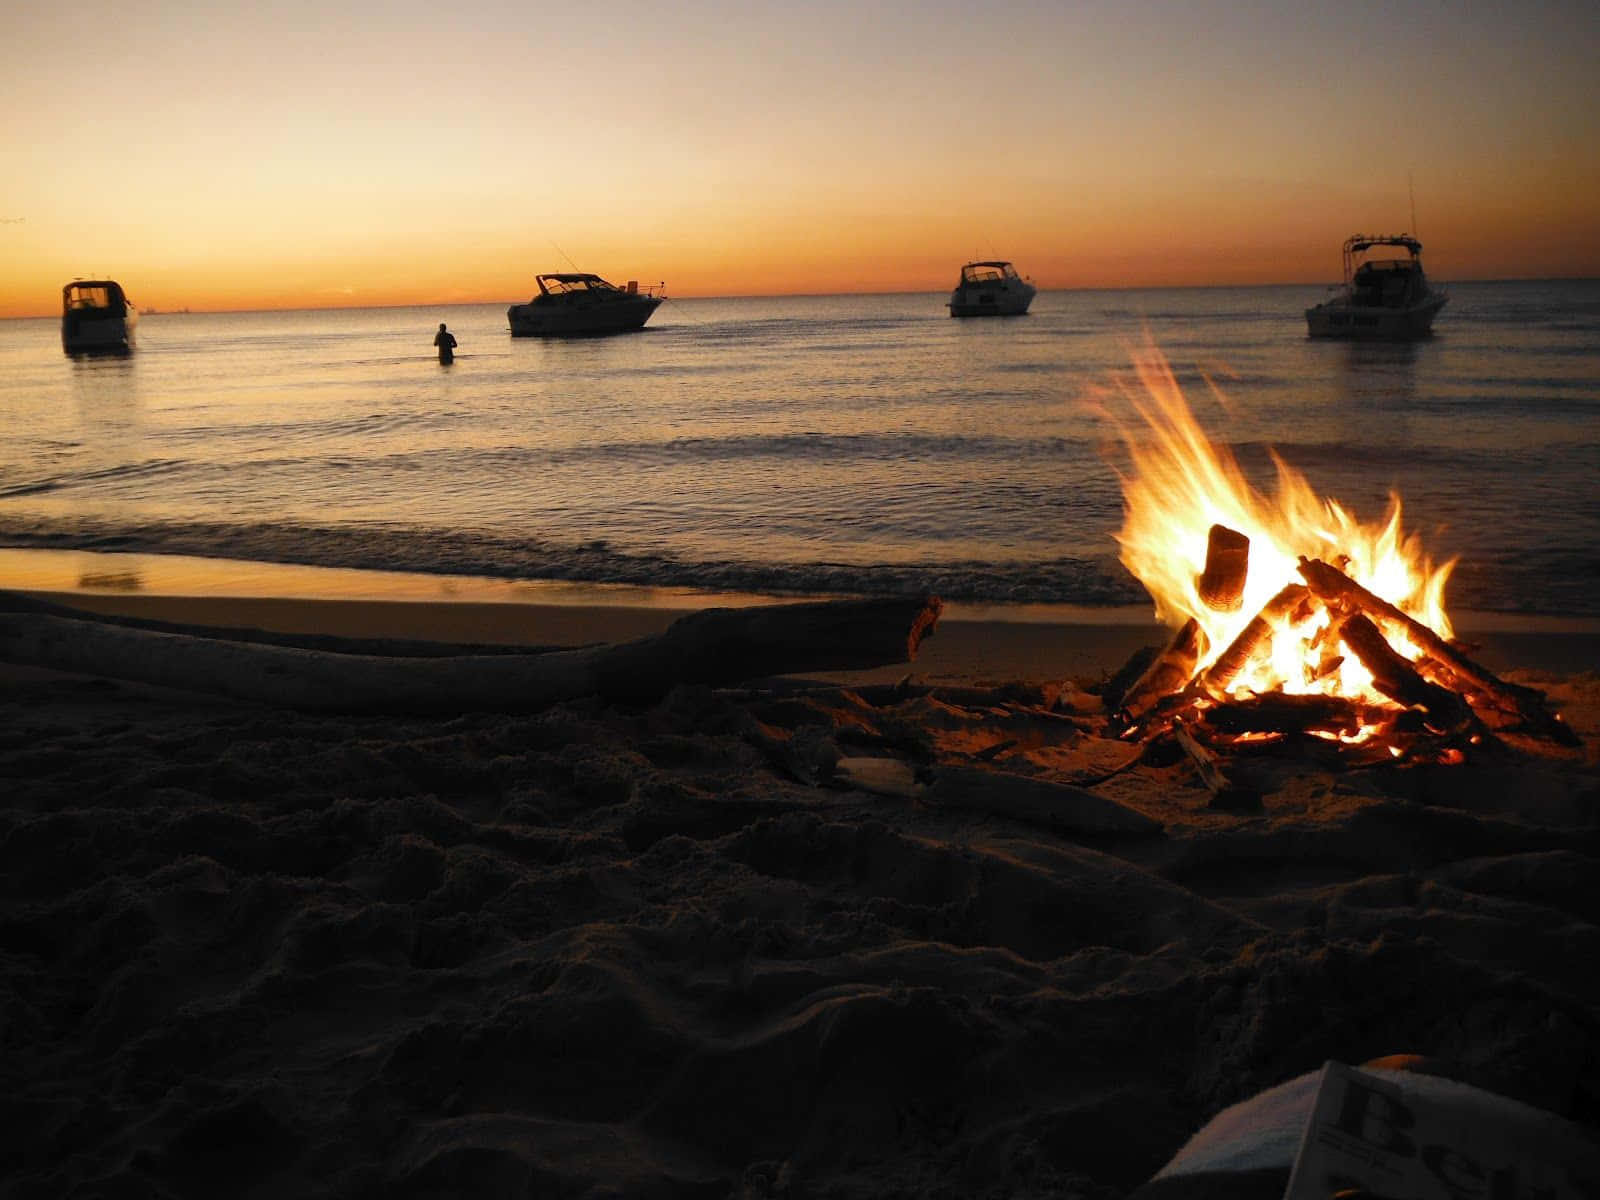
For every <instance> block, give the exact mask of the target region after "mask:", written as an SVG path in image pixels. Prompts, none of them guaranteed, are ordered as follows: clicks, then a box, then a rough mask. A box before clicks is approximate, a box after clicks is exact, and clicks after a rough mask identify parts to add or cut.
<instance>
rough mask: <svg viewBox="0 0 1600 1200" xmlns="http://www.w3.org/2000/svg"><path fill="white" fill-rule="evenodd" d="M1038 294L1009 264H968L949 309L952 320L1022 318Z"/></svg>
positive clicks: (962, 271) (953, 293)
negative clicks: (963, 318) (954, 318)
mask: <svg viewBox="0 0 1600 1200" xmlns="http://www.w3.org/2000/svg"><path fill="white" fill-rule="evenodd" d="M1037 291H1038V289H1037V288H1035V287H1034V286H1033V284H1031V283H1029V282H1028V281H1027V280H1025V279H1023V278H1022V276H1020V275H1018V274H1017V269H1016V268H1015V267H1013V266H1012V265H1011V264H1010V263H1008V262H969V263H967V264H966V265H965V266H963V267H962V268H961V282H960V283H958V284H956V288H955V291H953V292H951V293H950V303H949V304H948V305H946V307H947V308H949V310H950V315H951V316H952V317H1019V316H1021V315H1022V314H1023V313H1025V312H1027V311H1028V305H1030V304H1032V303H1033V297H1034V295H1035V293H1036V292H1037Z"/></svg>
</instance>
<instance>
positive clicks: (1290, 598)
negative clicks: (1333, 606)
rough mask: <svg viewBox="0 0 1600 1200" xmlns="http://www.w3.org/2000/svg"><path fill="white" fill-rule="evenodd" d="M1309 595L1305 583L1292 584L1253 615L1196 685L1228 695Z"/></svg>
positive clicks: (1217, 693)
mask: <svg viewBox="0 0 1600 1200" xmlns="http://www.w3.org/2000/svg"><path fill="white" fill-rule="evenodd" d="M1309 596H1310V593H1309V592H1308V591H1306V589H1305V588H1304V587H1303V586H1302V585H1300V584H1298V583H1291V584H1289V585H1288V586H1286V587H1285V588H1284V589H1283V590H1282V591H1280V592H1279V593H1278V594H1277V595H1276V596H1274V597H1273V598H1272V599H1271V600H1268V601H1267V602H1266V604H1265V605H1263V606H1262V609H1261V611H1260V612H1258V613H1257V614H1256V615H1255V616H1253V617H1251V618H1250V623H1249V624H1248V625H1246V626H1245V627H1244V628H1243V629H1241V630H1240V631H1239V636H1238V637H1236V638H1234V639H1233V641H1232V642H1231V643H1230V644H1229V645H1228V648H1227V649H1226V650H1224V651H1223V652H1222V653H1221V654H1219V655H1218V656H1217V661H1216V662H1214V663H1212V664H1211V665H1210V666H1209V667H1207V668H1206V669H1205V672H1204V673H1203V674H1202V675H1201V676H1200V678H1199V679H1198V680H1196V681H1195V684H1196V687H1197V688H1198V689H1200V690H1203V691H1206V692H1209V693H1210V694H1211V695H1213V696H1224V695H1226V694H1227V691H1228V688H1229V687H1231V686H1232V685H1233V681H1234V679H1235V678H1237V677H1238V675H1239V672H1240V671H1242V670H1244V668H1245V664H1247V663H1248V662H1249V661H1250V660H1251V659H1252V658H1254V657H1255V656H1256V655H1257V654H1261V653H1265V651H1266V648H1267V646H1268V645H1269V644H1270V643H1271V641H1272V631H1273V627H1274V626H1276V625H1277V624H1278V623H1279V622H1281V621H1283V620H1284V619H1285V618H1287V617H1289V616H1290V615H1291V614H1293V613H1294V612H1295V610H1296V609H1298V608H1299V607H1300V606H1301V605H1302V604H1304V603H1305V601H1306V600H1307V598H1308V597H1309Z"/></svg>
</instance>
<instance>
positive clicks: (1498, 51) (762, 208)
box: [0, 0, 1600, 316]
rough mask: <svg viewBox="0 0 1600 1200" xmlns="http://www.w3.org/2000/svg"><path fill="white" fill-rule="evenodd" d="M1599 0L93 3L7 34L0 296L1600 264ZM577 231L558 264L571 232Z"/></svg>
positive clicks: (820, 288) (144, 298) (26, 12)
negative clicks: (1353, 262) (1347, 250)
mask: <svg viewBox="0 0 1600 1200" xmlns="http://www.w3.org/2000/svg"><path fill="white" fill-rule="evenodd" d="M1597 62H1600V16H1597V15H1596V8H1595V5H1594V0H1572V2H1570V3H1540V2H1538V0H1534V2H1532V3H1528V4H1524V5H1515V6H1513V5H1504V4H1499V3H1495V4H1490V3H1481V2H1477V0H1474V2H1471V3H1462V2H1459V0H1453V2H1448V3H1446V2H1429V3H1421V2H1406V0H1394V2H1391V3H1373V4H1367V3H1342V4H1326V5H1301V4H1285V3H1282V0H1271V2H1263V3H1222V2H1219V0H1195V2H1191V3H1143V2H1140V0H1114V2H1106V3H1100V2H1097V0H1089V2H1074V3H1067V2H1065V0H1062V2H1058V3H1034V4H1021V3H1005V2H999V3H991V4H982V5H974V4H972V3H970V2H969V0H959V2H956V0H934V2H923V3H916V4H910V3H905V4H900V3H894V4H890V3H881V2H876V0H850V2H837V3H836V2H834V0H823V2H813V3H805V4H795V5H785V6H781V7H780V6H777V5H772V4H762V3H735V2H731V0H730V2H702V3H663V2H661V0H655V2H652V3H635V2H633V0H607V2H605V3H591V4H581V3H580V4H573V3H563V4H557V5H550V4H542V3H539V2H537V0H534V2H531V3H530V2H529V0H515V2H512V0H505V2H500V0H459V2H456V3H451V4H442V3H441V4H422V3H417V2H415V0H383V2H382V3H378V2H376V0H360V2H357V3H338V2H333V0H323V2H320V3H310V2H305V3H302V2H282V0H262V2H259V3H252V4H248V5H246V4H240V3H235V2H232V0H224V2H223V3H221V4H216V3H214V2H213V0H204V2H201V0H195V2H180V0H147V2H146V3H142V4H136V5H130V4H127V3H126V2H121V3H107V2H105V0H74V2H73V3H72V4H64V5H50V6H47V5H44V4H28V5H25V6H19V7H16V8H14V9H13V11H12V12H11V14H10V15H9V16H8V18H7V22H6V31H5V38H4V40H3V42H0V77H3V78H4V80H5V96H6V123H5V133H4V147H5V154H4V158H3V160H0V222H3V223H0V316H20V315H47V314H52V313H55V312H57V311H58V308H59V303H60V289H61V285H62V284H63V283H65V282H67V281H68V280H69V279H72V278H73V277H75V276H98V275H107V276H110V277H113V278H116V279H119V280H121V281H122V282H123V284H124V285H125V286H126V287H127V288H128V290H129V292H130V294H131V295H132V296H133V297H134V299H135V300H136V301H137V302H138V303H139V304H141V305H146V306H150V305H153V306H157V307H161V308H177V307H191V308H194V309H197V310H198V309H224V308H280V307H324V306H343V305H379V304H407V303H429V304H436V303H451V302H468V301H498V300H519V299H525V298H526V297H527V295H528V294H529V292H530V291H531V290H532V287H533V282H532V280H533V276H534V274H535V273H537V272H540V271H556V270H570V269H573V267H572V265H571V263H576V265H577V268H578V269H582V270H593V271H597V272H599V273H601V274H604V275H607V276H608V277H611V278H615V279H626V278H636V279H640V280H648V281H652V282H653V281H655V280H665V281H666V283H667V285H668V291H669V293H670V294H672V295H674V296H679V297H690V296H706V295H750V294H771V293H802V292H841V291H905V290H934V289H942V288H947V287H949V286H950V284H951V283H952V282H953V280H954V277H955V275H956V272H957V268H958V267H959V266H960V264H961V262H962V261H964V260H966V259H969V258H973V257H983V258H988V257H1002V258H1010V259H1013V260H1015V261H1016V262H1017V264H1018V266H1019V268H1020V269H1021V270H1022V271H1023V272H1024V273H1025V274H1027V275H1029V276H1031V277H1032V278H1033V280H1034V281H1035V282H1036V283H1037V284H1039V285H1040V286H1041V287H1045V288H1072V287H1117V286H1155V285H1188V284H1219V283H1268V282H1297V283H1300V282H1303V283H1325V282H1328V281H1331V280H1332V279H1334V278H1336V277H1337V276H1338V273H1339V245H1340V243H1341V241H1343V239H1344V238H1345V237H1346V236H1347V235H1348V234H1350V233H1354V232H1357V231H1366V232H1398V231H1400V230H1403V229H1407V228H1409V227H1410V225H1411V201H1410V198H1409V196H1408V184H1409V186H1410V188H1411V189H1412V190H1413V191H1414V194H1415V204H1416V222H1417V227H1418V228H1417V232H1418V233H1419V234H1420V236H1421V237H1422V239H1423V241H1424V242H1425V243H1426V245H1427V262H1428V267H1429V270H1430V273H1432V274H1433V275H1435V276H1436V277H1438V278H1440V279H1443V280H1452V279H1474V278H1525V277H1531V276H1547V275H1548V276H1596V275H1600V70H1597V69H1596V66H1595V64H1596V63H1597ZM568 256H570V260H571V262H570V263H569V258H568Z"/></svg>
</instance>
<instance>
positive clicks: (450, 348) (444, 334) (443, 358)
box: [433, 321, 456, 366]
mask: <svg viewBox="0 0 1600 1200" xmlns="http://www.w3.org/2000/svg"><path fill="white" fill-rule="evenodd" d="M433 344H434V345H435V346H437V347H439V361H440V362H441V363H442V364H444V365H445V366H449V365H450V364H451V363H453V362H455V360H456V335H455V334H453V333H451V332H450V331H449V330H448V329H446V328H445V327H444V322H443V321H440V322H439V332H438V333H436V334H434V335H433Z"/></svg>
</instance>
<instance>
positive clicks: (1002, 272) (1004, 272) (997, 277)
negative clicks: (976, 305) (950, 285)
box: [961, 263, 1018, 283]
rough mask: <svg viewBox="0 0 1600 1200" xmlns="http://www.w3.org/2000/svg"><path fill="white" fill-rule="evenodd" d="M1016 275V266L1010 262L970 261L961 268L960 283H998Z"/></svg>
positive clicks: (1014, 277)
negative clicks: (970, 262)
mask: <svg viewBox="0 0 1600 1200" xmlns="http://www.w3.org/2000/svg"><path fill="white" fill-rule="evenodd" d="M1017 277H1018V276H1017V272H1016V268H1014V267H1013V266H1012V265H1011V264H1010V263H1004V264H996V263H972V264H970V265H968V266H965V267H963V268H962V269H961V282H962V283H999V282H1001V281H1002V280H1006V279H1016V278H1017Z"/></svg>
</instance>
